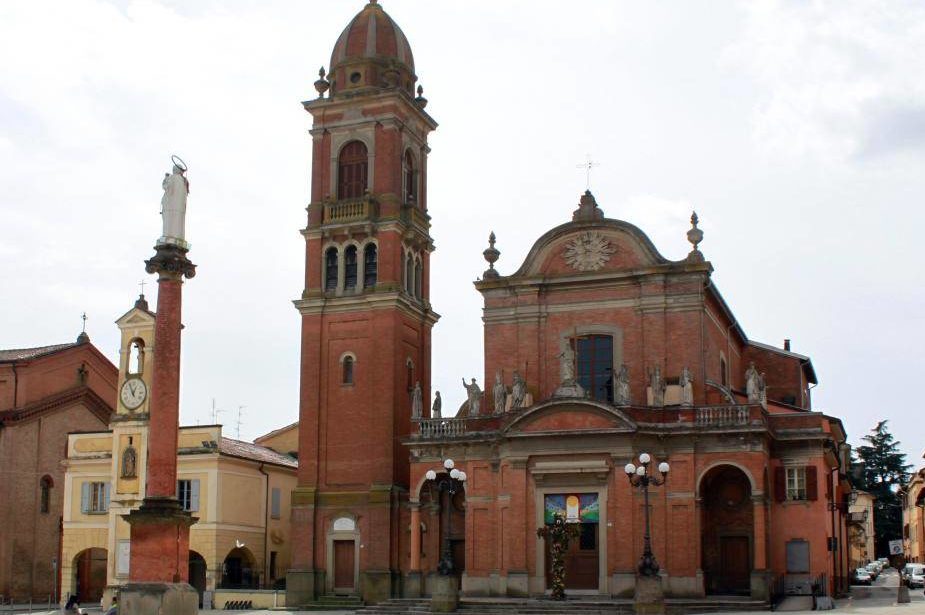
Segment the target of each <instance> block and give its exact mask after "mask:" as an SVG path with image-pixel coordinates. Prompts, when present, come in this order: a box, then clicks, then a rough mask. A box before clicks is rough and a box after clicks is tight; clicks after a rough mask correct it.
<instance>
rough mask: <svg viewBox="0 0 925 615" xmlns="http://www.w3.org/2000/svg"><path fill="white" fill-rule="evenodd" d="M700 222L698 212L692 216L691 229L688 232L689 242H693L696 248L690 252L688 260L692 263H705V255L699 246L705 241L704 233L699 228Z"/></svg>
mask: <svg viewBox="0 0 925 615" xmlns="http://www.w3.org/2000/svg"><path fill="white" fill-rule="evenodd" d="M698 222H700V218H698V217H697V212H696V211H695V212H693V213H692V214H691V229H690V230H689V231H687V240H688V241H689V242H691V244H692V245H693V246H694V249H693V250H691V251H690V254H688V255H687V260H689V261H691V262H698V263H702V262H703V253H702V252H701V251H700V250H699V249H698V247H697V246H699V245H700V242H701V241H703V231H702V230H700V229H699V228H697V223H698Z"/></svg>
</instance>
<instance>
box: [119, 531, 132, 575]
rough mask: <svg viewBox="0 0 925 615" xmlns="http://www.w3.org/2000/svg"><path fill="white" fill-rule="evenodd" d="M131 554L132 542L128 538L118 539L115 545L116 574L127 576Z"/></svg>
mask: <svg viewBox="0 0 925 615" xmlns="http://www.w3.org/2000/svg"><path fill="white" fill-rule="evenodd" d="M131 554H132V542H131V541H130V540H120V541H119V544H118V545H117V546H116V574H117V575H118V576H120V577H122V576H125V577H127V576H128V572H129V561H130V560H131Z"/></svg>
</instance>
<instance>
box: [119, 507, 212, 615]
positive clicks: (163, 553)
mask: <svg viewBox="0 0 925 615" xmlns="http://www.w3.org/2000/svg"><path fill="white" fill-rule="evenodd" d="M122 518H123V519H125V521H126V522H127V523H128V524H129V525H130V526H131V528H132V530H131V537H132V542H131V545H132V547H131V556H130V560H129V578H130V580H131V582H132V583H167V584H171V583H183V584H185V583H186V582H187V581H188V580H189V578H188V577H189V528H190V526H191V525H193V524H194V523H196V521H198V520H199V519H197V518H196V517H193V516H192V515H190V514H189V513H188V512H186V511H184V510H183V508H182V507H181V506H180V503H179V502H178V501H177V500H176V498H154V497H152V498H145V499H144V501H143V502H142V503H141V506H140V507H139V508H138V509H136V510H133V511H132V512H130V513H129V514H127V515H122ZM197 603H198V598H197ZM130 612H131V611H130ZM165 612H166V611H165Z"/></svg>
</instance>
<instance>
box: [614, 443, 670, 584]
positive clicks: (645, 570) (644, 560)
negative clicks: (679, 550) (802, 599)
mask: <svg viewBox="0 0 925 615" xmlns="http://www.w3.org/2000/svg"><path fill="white" fill-rule="evenodd" d="M651 463H652V457H651V456H650V455H649V453H642V454H641V455H639V465H638V466H636V465H634V464H633V463H628V464H626V466H625V467H624V468H623V470H624V471H625V472H626V477H627V478H628V479H629V481H630V484H631V485H632V486H633V487H640V488H641V489H642V493H643V498H644V500H645V511H646V512H645V515H646V533H645V537H644V539H643V549H642V557H641V558H640V560H639V566H638V570H639V574H640V575H641V576H644V577H654V576H657V575H658V562H657V561H656V560H655V555H653V554H652V537H651V533H650V528H649V485H655V486H656V487H657V486H658V485H662V484H664V483H665V480H666V479H667V478H668V470H670V469H671V468H670V467H669V465H668V462H667V461H663V462H661V463H660V464H658V471H659V474H661V476H655V474H649V464H651Z"/></svg>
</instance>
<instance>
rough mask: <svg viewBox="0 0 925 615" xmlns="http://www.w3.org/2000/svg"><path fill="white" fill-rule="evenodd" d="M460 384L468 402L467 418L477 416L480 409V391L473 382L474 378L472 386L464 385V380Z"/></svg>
mask: <svg viewBox="0 0 925 615" xmlns="http://www.w3.org/2000/svg"><path fill="white" fill-rule="evenodd" d="M462 384H463V387H465V389H466V396H467V398H468V400H469V401H468V406H469V416H478V415H479V412H480V410H481V408H482V389H480V388H479V383H478V382H476V381H475V378H473V379H472V384H466V379H465V378H463V379H462Z"/></svg>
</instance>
